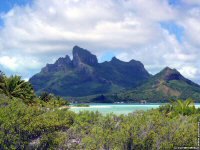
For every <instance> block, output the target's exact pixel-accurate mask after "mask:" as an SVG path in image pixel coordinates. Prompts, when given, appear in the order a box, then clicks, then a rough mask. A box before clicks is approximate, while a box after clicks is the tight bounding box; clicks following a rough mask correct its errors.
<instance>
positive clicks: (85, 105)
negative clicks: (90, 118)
mask: <svg viewBox="0 0 200 150" xmlns="http://www.w3.org/2000/svg"><path fill="white" fill-rule="evenodd" d="M74 106H76V107H90V105H89V104H76V105H74Z"/></svg>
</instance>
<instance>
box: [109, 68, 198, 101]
mask: <svg viewBox="0 0 200 150" xmlns="http://www.w3.org/2000/svg"><path fill="white" fill-rule="evenodd" d="M108 97H109V96H108ZM110 97H112V96H110ZM177 98H181V99H187V98H193V99H195V100H196V101H198V100H200V86H199V85H198V84H196V83H194V82H192V81H190V80H188V79H186V78H185V77H183V76H182V75H181V74H180V73H179V72H178V71H177V70H176V69H171V68H169V67H166V68H165V69H163V70H162V71H161V72H159V73H158V74H156V75H154V76H152V77H151V78H149V80H148V81H147V82H146V83H144V84H143V85H141V86H139V87H137V88H136V89H134V90H130V91H125V92H121V93H119V94H117V96H116V95H115V99H117V100H122V101H140V100H147V101H148V102H165V101H167V100H169V99H177ZM110 99H111V98H110Z"/></svg>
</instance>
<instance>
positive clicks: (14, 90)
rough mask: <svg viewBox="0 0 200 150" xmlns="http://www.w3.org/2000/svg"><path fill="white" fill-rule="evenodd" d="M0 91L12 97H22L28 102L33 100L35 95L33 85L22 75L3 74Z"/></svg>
mask: <svg viewBox="0 0 200 150" xmlns="http://www.w3.org/2000/svg"><path fill="white" fill-rule="evenodd" d="M0 92H1V93H3V94H5V95H6V96H8V97H9V98H10V99H13V98H20V99H22V100H24V102H26V103H29V102H32V100H33V99H34V97H35V93H34V90H33V88H32V85H31V84H30V83H29V82H26V81H24V80H22V79H21V77H20V76H11V77H6V76H4V75H3V76H2V77H1V79H0Z"/></svg>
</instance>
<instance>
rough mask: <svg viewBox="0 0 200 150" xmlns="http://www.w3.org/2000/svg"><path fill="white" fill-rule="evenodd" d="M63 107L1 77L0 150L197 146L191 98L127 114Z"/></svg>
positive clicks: (65, 103)
mask: <svg viewBox="0 0 200 150" xmlns="http://www.w3.org/2000/svg"><path fill="white" fill-rule="evenodd" d="M8 83H9V84H8ZM8 85H9V86H8ZM26 90H27V91H26ZM18 92H19V93H18ZM68 105H69V102H68V101H66V100H64V99H63V98H60V97H57V96H54V95H52V94H48V93H42V94H41V95H40V96H39V97H37V96H36V95H35V93H34V91H32V87H31V84H29V83H28V82H26V81H23V80H22V79H21V78H20V77H17V76H11V77H5V75H2V74H1V75H0V149H5V150H6V149H70V150H71V149H72V150H73V149H76V150H77V149H87V150H94V149H103V150H132V149H141V150H143V149H144V150H147V149H148V150H149V149H169V150H170V149H173V148H174V147H179V146H192V147H194V146H197V133H198V126H197V122H198V120H199V118H200V110H199V109H196V108H195V106H194V103H193V101H192V100H191V99H187V100H186V101H183V100H174V101H171V102H170V103H169V104H166V105H164V106H162V107H160V108H159V109H154V110H149V111H138V112H133V113H130V114H128V115H115V114H107V115H102V114H101V113H99V112H89V111H83V112H79V113H74V112H72V111H70V109H68V108H64V109H60V108H61V107H62V106H68Z"/></svg>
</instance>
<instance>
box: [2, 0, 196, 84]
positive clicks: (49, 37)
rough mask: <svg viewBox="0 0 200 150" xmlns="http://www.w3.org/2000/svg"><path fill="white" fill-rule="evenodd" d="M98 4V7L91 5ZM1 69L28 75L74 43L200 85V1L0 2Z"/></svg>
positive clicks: (103, 57) (102, 56) (101, 56)
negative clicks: (171, 70)
mask: <svg viewBox="0 0 200 150" xmlns="http://www.w3.org/2000/svg"><path fill="white" fill-rule="evenodd" d="M91 8H94V9H91ZM0 16H1V17H0V70H3V71H4V72H5V73H6V74H8V75H11V74H18V75H21V76H22V77H23V78H25V79H28V78H29V77H31V76H32V75H33V74H35V73H37V72H39V71H40V69H41V68H42V67H44V66H45V65H46V63H53V62H54V61H55V60H56V59H57V58H58V57H61V56H64V55H66V54H68V55H70V56H71V50H72V48H73V46H74V45H79V46H81V47H83V48H86V49H89V50H90V51H91V52H92V53H94V54H96V55H97V57H98V58H99V60H100V62H102V61H106V60H110V59H111V58H112V57H113V56H116V57H117V58H119V59H121V60H124V61H129V60H131V59H135V60H139V61H141V62H143V64H144V65H145V67H146V69H147V70H148V71H149V72H150V73H152V74H155V73H157V72H159V71H160V70H161V69H162V68H164V67H165V66H169V67H171V68H176V69H178V70H179V71H180V72H181V73H182V74H183V75H184V76H186V77H187V78H189V79H191V80H193V81H196V82H198V83H200V78H199V75H200V73H199V67H200V62H199V60H198V58H199V56H200V52H199V46H200V44H199V43H200V39H199V36H198V35H199V34H200V33H199V32H200V28H199V27H200V2H199V1H198V0H190V1H188V0H150V1H146V0H128V1H127V0H119V1H118V2H117V3H116V1H115V0H108V1H106V0H102V1H98V0H60V1H57V0H0Z"/></svg>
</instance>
